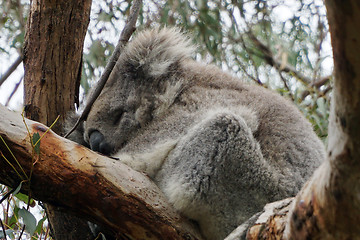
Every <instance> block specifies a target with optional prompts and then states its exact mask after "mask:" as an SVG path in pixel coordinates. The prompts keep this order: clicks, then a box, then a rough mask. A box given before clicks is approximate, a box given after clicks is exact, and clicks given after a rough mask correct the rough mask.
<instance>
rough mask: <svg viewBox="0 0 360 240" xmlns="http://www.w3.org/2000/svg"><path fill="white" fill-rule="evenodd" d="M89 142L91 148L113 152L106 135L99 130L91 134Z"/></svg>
mask: <svg viewBox="0 0 360 240" xmlns="http://www.w3.org/2000/svg"><path fill="white" fill-rule="evenodd" d="M89 143H90V148H91V149H92V150H94V151H97V152H99V153H102V154H105V155H110V153H111V152H112V147H111V145H110V144H109V143H107V142H106V141H105V137H104V135H102V134H101V133H100V132H99V131H93V132H92V133H91V134H90V138H89Z"/></svg>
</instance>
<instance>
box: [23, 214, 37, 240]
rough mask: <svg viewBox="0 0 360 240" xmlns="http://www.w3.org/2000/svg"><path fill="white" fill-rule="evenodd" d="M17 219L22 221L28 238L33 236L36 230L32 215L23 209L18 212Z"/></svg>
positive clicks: (34, 219)
mask: <svg viewBox="0 0 360 240" xmlns="http://www.w3.org/2000/svg"><path fill="white" fill-rule="evenodd" d="M19 217H21V218H22V219H23V222H24V225H25V231H26V232H28V233H29V234H30V236H32V235H34V232H35V230H36V218H35V217H34V215H33V214H32V213H31V212H29V211H28V210H26V209H25V208H22V209H20V210H19Z"/></svg>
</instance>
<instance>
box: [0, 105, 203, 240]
mask: <svg viewBox="0 0 360 240" xmlns="http://www.w3.org/2000/svg"><path fill="white" fill-rule="evenodd" d="M0 112H1V114H0V136H1V137H2V138H3V139H4V140H5V142H6V143H7V145H8V146H9V148H10V149H11V151H12V152H13V154H14V156H15V157H16V159H17V161H18V162H19V165H20V166H21V167H22V169H23V170H24V171H25V173H26V174H27V176H29V173H30V169H32V168H33V173H32V178H31V186H30V189H29V185H30V184H25V183H26V182H27V181H28V179H26V177H25V174H21V175H20V174H19V175H18V174H17V173H16V171H15V169H13V168H12V167H11V166H10V165H9V163H8V162H7V161H5V158H6V159H7V160H8V161H10V162H11V163H12V165H13V166H15V168H16V170H17V172H19V173H21V172H22V171H21V170H20V169H19V167H18V166H19V165H17V164H16V163H15V160H14V158H13V157H12V155H11V154H10V153H9V151H8V149H7V147H6V146H5V144H4V143H3V142H2V141H0V151H1V153H2V154H3V155H4V157H1V158H0V160H1V161H0V182H1V183H3V184H5V185H7V186H10V187H16V186H17V185H18V184H19V182H20V181H24V184H23V189H22V191H23V192H25V193H27V194H28V193H29V191H31V196H33V197H34V198H35V199H38V200H41V201H44V202H47V203H50V204H52V205H55V206H59V207H62V208H64V209H65V210H67V211H70V212H74V213H77V214H78V215H81V216H84V217H86V218H88V219H90V220H92V221H94V222H96V223H98V224H100V225H102V226H105V227H107V228H108V229H109V228H110V229H109V230H110V231H112V232H113V233H114V234H115V235H118V236H119V235H120V234H123V235H125V236H127V237H131V238H133V239H142V238H143V237H144V236H146V237H147V238H151V239H201V237H200V234H199V233H198V232H197V231H196V230H195V228H194V227H193V226H192V225H191V224H189V223H188V222H187V221H186V220H185V219H183V218H182V217H181V216H179V214H177V213H176V212H175V211H174V210H173V209H172V207H171V206H170V205H169V204H168V203H167V201H166V199H165V197H164V196H163V194H162V193H161V191H160V190H159V189H158V187H157V186H156V185H155V184H154V183H152V181H151V180H149V178H148V177H146V176H144V175H143V174H141V173H139V172H136V171H134V170H132V169H130V168H129V167H127V166H126V165H124V164H122V163H121V162H119V161H116V160H114V159H110V158H108V157H105V156H102V155H99V154H97V153H95V152H93V151H91V150H89V149H87V148H85V147H83V146H80V145H78V144H76V143H74V142H71V141H70V140H67V139H65V138H62V137H60V136H58V135H56V134H55V133H53V132H52V131H51V130H50V131H49V132H47V133H46V134H45V136H44V137H43V138H42V139H41V142H40V154H39V155H38V156H37V155H36V153H34V151H33V149H32V146H31V144H30V138H29V134H28V132H27V130H26V127H25V126H24V123H23V120H22V118H21V116H20V114H19V113H16V112H11V111H9V110H7V109H6V108H5V107H4V106H2V105H0ZM25 122H26V124H27V126H28V128H29V131H30V135H31V136H32V135H33V134H34V133H36V132H38V133H39V134H40V135H41V136H42V135H43V134H44V133H45V131H46V130H47V127H45V126H44V125H42V124H40V123H37V122H35V121H31V120H27V119H26V120H25ZM34 159H36V161H35V160H34ZM32 166H33V167H32ZM20 176H21V177H20ZM44 189H46V191H44ZM84 190H85V191H84ZM123 235H121V236H123Z"/></svg>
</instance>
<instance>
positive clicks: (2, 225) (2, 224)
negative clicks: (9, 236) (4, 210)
mask: <svg viewBox="0 0 360 240" xmlns="http://www.w3.org/2000/svg"><path fill="white" fill-rule="evenodd" d="M0 223H1V228H2V230H3V232H4V239H6V231H5V230H6V229H5V226H4V223H3V222H2V221H1V219H0Z"/></svg>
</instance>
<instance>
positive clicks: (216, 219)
mask: <svg viewBox="0 0 360 240" xmlns="http://www.w3.org/2000/svg"><path fill="white" fill-rule="evenodd" d="M194 51H195V49H194V47H193V46H192V44H191V40H190V39H189V38H188V37H187V36H185V35H184V34H183V33H181V31H179V30H178V29H174V28H155V29H151V30H145V31H143V32H140V33H138V34H137V36H136V37H135V38H134V39H133V40H132V41H131V42H129V44H128V45H127V46H126V47H125V49H124V50H123V52H122V54H121V56H120V57H119V59H118V61H117V63H116V65H115V67H114V69H113V71H112V73H111V75H110V77H109V79H108V81H107V83H106V84H105V87H104V89H103V90H102V92H101V94H100V95H99V97H98V99H97V100H96V101H95V103H94V105H93V106H92V109H91V111H90V113H89V115H88V117H87V119H86V121H85V122H84V125H83V126H82V127H83V129H82V131H81V132H80V133H75V134H73V136H72V138H73V139H76V140H77V141H78V142H83V144H85V145H88V146H90V148H91V149H93V150H95V151H98V152H100V153H103V154H106V155H109V156H112V157H115V158H117V159H119V161H122V162H123V163H125V164H127V165H128V166H130V167H132V168H133V169H135V170H138V171H141V172H144V173H145V174H147V175H148V176H149V177H150V178H151V179H152V180H153V181H154V182H155V183H156V184H157V185H158V186H159V188H160V189H161V190H162V191H163V193H164V194H165V196H166V197H167V198H168V200H169V202H170V203H171V204H172V205H173V206H174V208H175V209H176V210H177V211H179V212H180V213H181V214H182V215H184V216H186V217H188V218H189V219H191V220H193V221H195V222H196V223H197V224H198V226H199V228H200V230H201V232H202V234H203V236H204V237H205V238H206V239H209V240H218V239H224V237H226V236H227V235H228V234H229V233H230V232H231V231H232V230H233V229H235V228H236V227H237V226H238V225H240V224H241V223H243V222H244V221H246V220H247V219H248V218H250V217H251V216H252V215H253V214H255V213H257V212H259V211H261V210H262V208H263V207H264V205H265V204H266V203H269V202H272V201H276V200H279V199H283V198H286V197H290V196H294V195H296V193H297V192H298V191H299V190H300V188H301V187H302V185H303V184H304V182H305V181H306V180H307V179H308V178H309V177H310V176H311V175H312V173H313V171H314V170H315V168H317V167H318V166H319V165H320V163H321V162H322V160H323V159H324V158H325V150H324V146H323V144H322V142H321V141H320V140H319V138H318V137H317V136H316V134H315V133H314V132H313V130H312V126H311V124H310V123H309V122H308V121H307V120H306V119H305V118H304V117H303V116H302V114H301V113H300V111H299V110H298V109H297V108H296V107H295V106H294V105H293V104H292V103H291V102H290V101H288V100H286V99H284V98H283V97H281V96H279V95H278V94H276V93H274V92H272V91H270V90H268V89H265V88H263V87H261V86H256V85H250V84H247V83H244V82H242V81H240V80H239V79H237V78H235V77H233V76H231V75H230V74H228V73H225V72H224V71H222V70H221V69H219V68H218V67H216V66H213V65H206V64H203V63H200V62H196V61H195V60H193V59H192V58H191V55H192V54H193V52H194ZM79 134H80V135H79Z"/></svg>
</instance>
